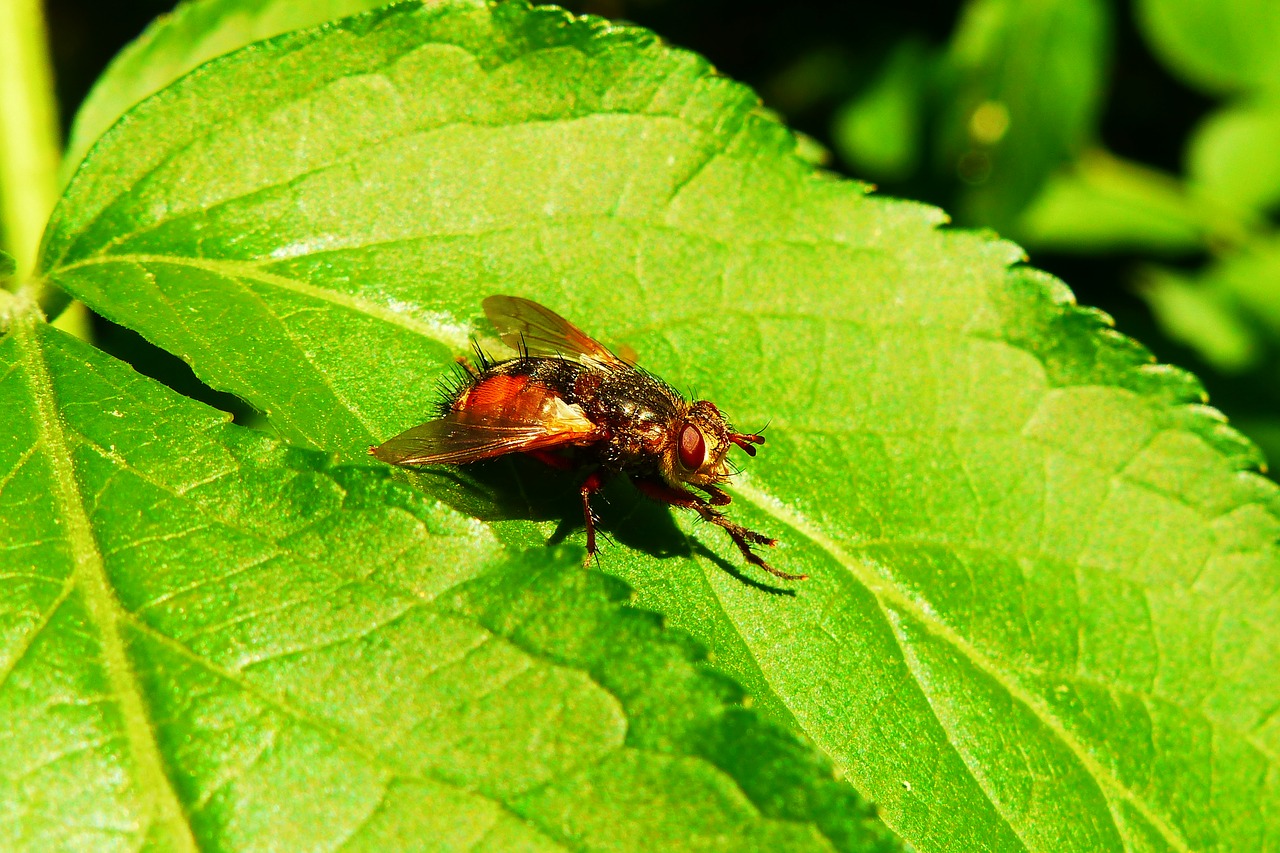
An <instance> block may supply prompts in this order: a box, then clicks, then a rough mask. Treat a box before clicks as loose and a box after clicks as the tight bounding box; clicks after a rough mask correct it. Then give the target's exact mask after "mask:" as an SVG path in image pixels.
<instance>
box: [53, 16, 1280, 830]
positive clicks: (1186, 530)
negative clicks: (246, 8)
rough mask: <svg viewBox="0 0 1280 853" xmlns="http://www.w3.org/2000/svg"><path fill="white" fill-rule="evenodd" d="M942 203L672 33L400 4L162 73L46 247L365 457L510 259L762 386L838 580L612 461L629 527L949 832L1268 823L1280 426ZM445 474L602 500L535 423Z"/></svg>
mask: <svg viewBox="0 0 1280 853" xmlns="http://www.w3.org/2000/svg"><path fill="white" fill-rule="evenodd" d="M942 220H943V216H942V214H941V213H940V212H939V211H936V210H933V209H930V208H926V207H922V206H919V205H914V204H906V203H901V202H894V201H890V200H884V199H875V198H868V197H866V196H865V195H864V193H863V192H862V190H861V188H859V187H858V186H855V185H850V184H849V183H846V182H842V181H838V180H834V179H832V178H830V177H828V176H825V175H823V174H821V173H818V172H816V171H815V170H814V168H813V167H812V166H811V165H810V164H809V163H808V162H806V161H805V160H803V159H802V158H799V157H797V156H795V153H794V141H793V138H792V137H791V136H790V134H789V133H787V132H786V131H785V130H784V129H783V128H781V127H780V126H778V125H777V124H775V123H774V122H773V121H772V120H771V119H769V118H767V117H765V116H763V115H762V114H761V113H760V111H759V110H758V108H757V103H756V101H755V98H754V96H753V95H752V94H751V93H750V92H749V91H748V90H746V89H745V88H743V87H741V86H739V85H737V84H735V83H733V82H731V81H728V80H726V79H724V78H722V77H718V76H715V75H714V74H713V73H712V72H711V70H710V69H709V68H708V66H707V65H706V64H705V63H704V62H703V61H701V60H700V59H698V58H696V57H694V56H691V55H689V54H686V53H682V52H679V51H675V50H672V49H670V48H668V47H666V46H663V45H662V44H660V43H659V42H658V41H657V40H656V39H655V38H654V37H653V36H652V35H651V34H648V33H645V32H643V31H638V30H634V29H625V28H617V27H613V26H610V25H606V24H604V23H602V22H599V21H574V20H571V19H569V18H567V17H566V16H564V15H563V14H562V13H560V12H557V11H554V10H547V9H540V10H529V9H527V8H525V7H523V6H520V5H518V4H503V5H499V6H495V7H492V8H490V7H486V6H483V5H479V4H472V3H442V4H433V5H430V6H429V7H425V8H424V7H422V6H419V5H418V4H407V5H404V6H399V7H394V8H392V9H390V10H386V11H382V12H377V13H374V14H372V15H369V16H365V17H360V18H356V19H351V20H349V21H347V22H345V23H342V24H340V25H336V26H331V27H328V28H325V29H323V30H319V31H308V32H302V33H297V34H292V35H286V36H283V37H281V38H280V39H278V40H275V41H273V42H270V43H268V44H266V45H259V46H255V47H253V48H250V49H247V50H244V51H241V52H238V53H235V54H232V55H230V56H227V57H224V58H223V59H220V60H216V61H214V62H212V63H210V64H207V65H204V66H202V67H201V68H199V69H198V70H196V71H195V72H193V73H192V74H191V75H189V76H187V77H185V78H183V79H182V80H180V81H178V82H177V83H176V84H174V85H173V86H171V87H170V88H168V89H166V90H164V91H162V92H160V93H159V94H157V95H156V96H155V97H153V98H151V99H149V100H147V101H144V102H143V103H142V104H141V105H139V106H138V107H136V108H135V109H134V110H132V111H131V112H130V113H129V114H128V115H127V116H126V119H125V120H124V121H123V122H122V123H120V124H118V125H116V127H115V128H114V129H113V130H111V131H110V132H108V133H107V135H106V136H105V137H104V138H103V140H102V141H101V143H100V144H99V145H98V146H97V147H96V148H95V149H94V150H93V152H92V153H91V154H90V155H89V157H88V159H87V161H86V164H85V165H84V167H83V168H82V170H81V171H80V173H79V174H78V175H77V177H76V179H75V180H74V181H73V182H72V184H71V185H70V187H69V189H68V192H67V195H66V197H65V198H64V199H63V202H62V204H61V206H60V207H59V209H58V211H57V213H56V214H55V218H54V221H53V224H52V227H51V231H50V234H49V236H48V240H47V242H46V252H45V255H44V260H43V271H44V274H45V275H47V276H49V277H50V278H51V279H52V280H53V281H54V282H56V283H57V284H59V285H61V286H63V287H65V288H67V289H68V290H69V291H71V292H72V293H73V294H74V295H75V296H77V297H78V298H81V299H83V300H84V301H86V302H88V303H89V304H90V305H91V306H92V307H93V308H95V309H96V310H99V311H101V312H102V313H104V314H105V315H107V316H108V317H110V318H112V319H114V320H116V321H117V322H120V323H123V324H125V325H128V326H130V327H132V328H136V329H138V330H139V331H141V332H142V333H143V334H145V335H146V336H147V337H148V338H150V339H151V340H152V341H154V342H156V343H158V344H160V345H161V346H164V347H165V348H167V349H170V350H172V351H173V352H175V353H178V354H179V355H181V356H182V357H184V358H185V359H187V360H188V361H189V362H190V363H191V364H192V365H193V367H194V368H195V370H196V371H197V373H198V374H199V375H201V376H202V377H203V378H205V379H206V381H208V382H209V383H210V384H212V385H214V386H216V387H218V388H221V389H226V390H229V391H232V392H234V393H236V394H238V395H240V396H242V397H243V398H245V399H246V400H248V401H249V402H250V403H251V404H253V405H254V406H255V407H257V408H259V409H260V410H261V411H263V412H265V413H267V415H268V416H269V417H270V419H271V422H272V424H273V425H274V426H275V427H276V428H277V429H278V430H279V431H280V433H281V435H282V436H283V437H284V438H286V439H287V440H290V441H293V442H297V443H299V444H307V445H311V446H314V447H317V448H322V449H324V450H326V451H330V452H334V453H336V454H338V455H339V456H340V457H343V458H355V457H356V456H357V455H359V454H362V453H363V451H364V447H365V445H367V444H369V443H371V442H374V441H379V440H382V439H385V438H386V437H388V436H390V435H392V434H394V433H396V432H399V431H400V430H402V429H404V428H406V427H408V426H411V425H413V424H415V423H417V422H419V421H421V420H424V419H425V418H426V417H427V416H428V415H429V413H430V411H431V406H432V399H433V389H434V385H435V383H436V381H437V379H438V378H439V377H440V376H441V375H442V374H443V373H444V372H445V371H446V370H447V369H448V368H449V365H450V364H451V361H452V358H453V357H454V356H455V355H456V354H459V353H461V352H464V351H465V349H466V347H467V343H468V338H469V336H470V335H472V334H474V333H479V334H485V333H486V331H487V330H486V328H485V326H484V324H483V321H482V320H481V314H480V310H479V303H480V301H481V299H482V298H483V297H485V296H487V295H489V294H492V293H497V292H508V293H516V294H520V295H523V296H527V297H530V298H533V299H537V300H539V301H541V302H544V303H545V304H547V305H549V306H551V307H552V308H554V309H556V310H558V311H560V312H562V313H564V314H565V315H566V316H568V317H569V318H570V319H572V320H574V321H575V322H577V323H579V324H580V325H581V326H582V327H583V328H584V329H586V330H587V331H588V332H591V333H592V334H595V335H598V336H600V337H601V338H602V339H603V340H605V341H606V342H609V343H614V344H623V343H625V344H627V345H629V346H631V347H633V348H634V349H635V351H636V352H637V353H638V354H639V356H640V359H641V361H642V363H643V364H644V365H645V366H647V367H649V368H651V369H653V370H655V371H656V372H657V373H659V374H660V375H662V376H664V377H666V378H668V379H669V380H671V381H673V382H675V383H676V384H678V385H679V386H681V387H693V388H697V389H698V392H699V393H700V394H701V395H703V396H705V397H707V398H709V399H712V400H714V401H716V402H717V403H718V404H719V405H720V406H721V408H722V409H723V410H724V411H725V412H727V413H728V414H729V415H730V416H731V417H732V418H734V419H735V420H736V421H737V423H738V424H739V425H741V426H744V427H746V428H756V427H759V426H762V425H764V424H765V423H766V422H767V423H769V428H768V432H767V435H768V438H769V443H768V445H767V446H766V447H765V448H763V452H762V453H761V455H760V456H759V457H757V458H756V459H754V460H743V461H744V463H745V467H746V468H747V474H746V475H744V476H743V477H740V478H739V479H738V480H737V481H736V484H735V489H734V494H735V496H736V500H735V502H734V505H733V507H731V509H732V510H733V512H734V513H735V515H736V517H737V518H739V519H741V520H742V521H744V522H746V523H748V524H750V525H752V526H754V527H757V528H758V529H761V530H765V531H767V532H769V533H771V534H774V535H777V536H778V537H779V538H780V539H781V540H782V542H783V545H782V547H780V548H778V549H777V550H776V552H774V553H773V554H772V557H773V559H774V561H775V562H776V564H777V565H778V566H779V567H780V568H783V569H785V570H788V571H803V572H806V573H808V574H810V575H811V576H812V580H810V581H808V582H806V583H804V584H798V585H795V586H794V588H792V589H787V590H777V589H771V588H770V587H769V583H768V582H769V581H771V580H772V579H770V578H767V577H757V576H754V575H751V574H750V573H747V572H745V571H744V570H742V569H741V568H740V567H739V559H738V557H737V556H736V554H735V552H734V551H733V548H732V546H731V545H730V543H728V542H727V541H726V540H725V539H724V538H723V537H720V536H717V533H718V531H715V530H713V529H708V528H706V527H699V526H697V525H695V524H692V523H691V520H690V519H689V518H688V517H686V516H683V515H677V516H676V517H675V518H674V523H673V521H672V520H671V516H669V514H668V513H667V512H666V511H664V510H661V509H658V508H656V507H653V506H652V505H649V504H647V503H644V502H643V501H641V500H640V499H639V498H638V497H637V496H636V495H635V494H634V493H633V492H632V491H630V490H628V489H627V488H626V487H625V485H623V484H618V487H617V488H615V489H614V490H612V491H610V492H608V493H607V495H606V496H607V497H608V498H609V500H610V502H611V503H610V504H609V505H608V506H607V507H605V508H604V510H605V511H604V515H605V520H604V527H605V529H606V531H608V532H609V533H610V534H611V535H612V537H613V538H614V539H616V540H617V541H616V542H608V543H606V544H605V547H604V549H603V551H602V554H601V567H602V568H603V569H604V570H605V571H607V572H611V573H614V574H617V575H619V576H621V577H623V578H625V579H626V580H627V581H628V582H630V583H631V584H633V585H634V586H635V587H636V588H637V589H638V590H639V593H640V602H641V603H642V604H644V605H645V606H648V607H651V608H654V609H657V610H660V611H661V612H663V613H665V614H666V615H667V616H668V618H669V619H670V620H671V621H672V622H673V623H674V624H676V625H679V626H682V627H684V628H686V629H688V630H689V631H691V632H693V633H694V634H695V635H697V636H699V637H700V638H701V639H702V640H703V641H705V642H706V643H707V644H708V645H709V646H711V647H712V648H713V649H714V651H715V653H716V661H717V664H718V665H720V666H722V667H724V668H726V669H728V670H729V671H731V672H732V673H733V674H734V675H735V676H736V677H737V678H738V679H739V680H740V681H742V682H743V683H744V684H745V685H746V686H747V687H748V688H749V689H750V690H751V691H752V692H753V693H755V694H756V695H757V696H758V699H759V705H760V707H762V708H763V709H764V711H765V712H766V713H768V714H770V715H772V716H773V717H774V718H775V719H777V720H779V721H783V722H788V723H791V724H794V725H796V726H798V727H800V728H801V729H802V730H803V731H805V732H807V733H808V734H809V735H810V736H811V737H812V738H813V739H814V740H815V741H817V742H818V743H819V744H820V745H821V746H822V747H823V748H824V749H825V750H826V751H827V753H828V754H829V755H830V756H831V757H832V758H833V759H834V761H835V762H836V764H837V766H838V767H839V768H840V769H841V770H842V771H843V772H844V773H845V774H847V776H848V777H849V778H850V779H851V781H852V782H853V783H854V785H855V786H856V787H857V788H858V789H859V790H861V791H862V792H863V793H865V794H866V795H868V796H869V797H871V798H872V799H873V800H874V801H875V802H876V803H877V805H878V806H879V808H880V809H881V812H882V814H883V815H884V816H885V817H886V818H887V819H888V820H889V821H890V823H891V824H893V825H894V826H895V827H896V828H897V829H898V830H899V831H901V832H902V833H903V834H904V835H905V836H906V837H907V838H908V840H910V841H911V842H912V843H914V844H915V845H916V846H917V847H918V848H919V849H922V850H970V849H978V848H982V849H998V850H1021V849H1028V850H1045V851H1049V850H1052V851H1061V850H1085V851H1095V850H1121V849H1149V850H1205V849H1219V850H1245V849H1263V848H1265V847H1267V846H1268V845H1275V844H1276V833H1277V826H1278V824H1277V819H1276V817H1275V816H1276V815H1277V814H1280V810H1277V809H1276V808H1275V803H1276V799H1277V791H1276V784H1277V782H1276V780H1277V778H1280V776H1278V775H1277V769H1278V768H1277V762H1276V755H1277V750H1278V749H1280V728H1278V727H1277V717H1276V715H1275V713H1274V711H1275V708H1276V707H1277V699H1278V698H1280V691H1278V690H1277V686H1278V679H1277V672H1280V655H1278V651H1280V648H1278V646H1277V633H1276V627H1277V615H1278V614H1277V602H1280V597H1277V595H1276V593H1277V586H1278V580H1277V579H1278V578H1280V573H1278V571H1277V570H1278V568H1280V567H1278V566H1277V563H1276V555H1275V552H1274V542H1275V540H1276V536H1277V533H1278V532H1280V525H1278V524H1277V510H1278V506H1277V497H1276V491H1275V488H1274V486H1273V485H1271V484H1270V483H1268V482H1267V481H1264V480H1263V479H1261V478H1259V477H1257V476H1256V475H1255V474H1253V473H1250V469H1252V468H1254V467H1255V466H1256V465H1258V464H1259V462H1260V459H1259V456H1258V453H1257V451H1256V449H1255V448H1254V447H1252V446H1251V445H1249V444H1248V443H1247V442H1245V441H1244V440H1243V439H1242V438H1240V437H1239V435H1238V434H1237V433H1235V432H1234V431H1233V430H1231V429H1229V428H1228V427H1226V426H1225V424H1223V423H1222V421H1221V418H1220V417H1219V416H1218V415H1217V413H1216V412H1214V411H1213V410H1211V409H1207V408H1204V407H1202V406H1201V405H1200V403H1201V402H1202V391H1201V388H1200V386H1199V384H1198V383H1197V382H1196V381H1195V380H1194V378H1192V377H1191V376H1189V375H1187V374H1185V373H1182V372H1180V371H1177V370H1175V369H1172V368H1168V367H1162V366H1157V365H1155V364H1153V363H1152V361H1151V359H1150V358H1149V356H1148V354H1147V353H1146V352H1145V351H1144V350H1143V349H1142V348H1141V347H1139V346H1138V345H1136V344H1134V343H1133V342H1131V341H1129V340H1128V339H1126V338H1124V337H1122V336H1120V335H1118V334H1116V333H1115V332H1113V331H1111V330H1110V328H1109V327H1108V325H1107V322H1106V318H1105V317H1102V316H1100V315H1099V314H1097V313H1096V312H1091V311H1088V310H1084V309H1079V308H1077V307H1075V306H1074V304H1073V303H1072V301H1071V298H1070V294H1069V293H1068V292H1067V290H1066V288H1065V287H1063V286H1062V285H1061V284H1060V283H1058V282H1056V281H1054V280H1052V279H1050V278H1048V277H1047V276H1044V275H1042V274H1039V273H1036V272H1034V271H1032V270H1029V269H1025V268H1020V267H1016V266H1015V267H1012V268H1011V266H1010V265H1011V264H1015V263H1016V262H1017V261H1018V260H1019V258H1020V253H1019V251H1018V250H1017V248H1016V247H1014V246H1012V245H1010V244H1007V243H1002V242H998V241H994V240H992V239H990V238H989V237H987V236H984V235H977V234H967V233H958V232H952V231H946V230H939V229H938V225H939V224H940V222H941V221H942ZM415 482H416V483H417V485H418V486H419V487H420V488H421V489H423V490H424V491H425V493H426V494H427V495H429V496H431V497H435V498H439V499H442V500H444V501H446V502H448V503H450V504H452V505H453V506H455V507H458V508H461V509H463V510H464V511H465V512H466V513H470V514H472V515H475V516H476V517H477V518H479V519H481V520H482V521H483V523H484V527H487V529H488V530H489V531H491V532H492V534H494V535H496V536H497V537H498V538H499V539H500V540H502V541H503V542H504V543H506V544H508V545H513V546H522V547H538V546H541V545H542V544H543V543H544V542H545V541H546V540H547V538H548V537H553V538H556V539H558V538H560V537H561V536H563V535H566V534H567V535H568V536H569V538H570V539H575V538H577V537H578V536H580V533H579V531H578V529H577V528H576V524H577V522H576V521H575V520H574V519H575V512H576V510H575V508H574V502H575V501H574V498H575V497H576V496H575V494H574V481H573V479H572V478H570V477H568V476H561V475H558V474H557V475H554V476H549V475H547V474H546V473H544V471H543V470H542V469H540V468H539V467H537V466H536V465H534V464H533V463H531V462H530V463H528V464H526V461H525V460H520V461H516V462H511V461H509V460H500V461H497V462H494V463H491V464H485V465H480V466H473V468H472V469H469V470H468V471H465V472H462V473H455V472H440V473H429V474H424V475H420V476H418V477H417V478H416V480H415ZM484 527H482V528H480V529H481V530H483V529H484ZM557 528H559V529H558V530H557ZM553 533H554V536H553ZM475 535H481V534H480V533H479V532H477V533H476V534H475ZM485 535H488V534H485ZM608 648H609V649H610V651H612V649H613V647H612V646H610V647H608ZM602 653H603V652H602Z"/></svg>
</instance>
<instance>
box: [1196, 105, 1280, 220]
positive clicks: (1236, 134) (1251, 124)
mask: <svg viewBox="0 0 1280 853" xmlns="http://www.w3.org/2000/svg"><path fill="white" fill-rule="evenodd" d="M1278 139H1280V99H1261V100H1256V101H1252V102H1245V103H1235V104H1232V105H1230V106H1227V107H1225V108H1223V109H1221V110H1219V111H1217V112H1216V113H1213V114H1211V115H1210V116H1209V117H1208V118H1206V119H1205V120H1204V121H1203V122H1201V123H1200V125H1199V126H1198V127H1197V128H1196V132H1195V134H1194V135H1193V136H1192V137H1191V140H1190V142H1189V143H1188V147H1187V175H1188V177H1189V179H1190V180H1191V183H1192V185H1193V187H1194V188H1195V189H1196V190H1198V191H1200V192H1203V193H1205V194H1206V195H1208V196H1210V197H1211V198H1214V199H1217V200H1219V201H1221V202H1222V203H1225V204H1231V205H1234V206H1236V207H1238V208H1241V209H1244V210H1257V211H1267V210H1270V209H1272V208H1274V207H1275V206H1276V204H1277V203H1280V152H1278V151H1277V149H1278V148H1280V146H1278V145H1277V144H1276V140H1278Z"/></svg>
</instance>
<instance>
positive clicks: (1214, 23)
mask: <svg viewBox="0 0 1280 853" xmlns="http://www.w3.org/2000/svg"><path fill="white" fill-rule="evenodd" d="M1137 18H1138V26H1139V29H1140V31H1141V32H1142V34H1143V35H1144V36H1145V37H1146V39H1147V42H1148V44H1150V45H1151V47H1152V49H1153V50H1154V51H1155V52H1156V54H1157V55H1159V56H1160V57H1161V58H1162V59H1163V60H1164V62H1165V64H1166V65H1168V66H1169V68H1171V69H1172V70H1173V71H1175V72H1176V73H1178V74H1179V75H1181V76H1182V77H1183V79H1185V80H1187V81H1188V82H1190V83H1192V84H1194V85H1196V86H1199V87H1200V88H1202V89H1205V90H1207V91H1210V92H1230V91H1239V90H1250V89H1269V90H1272V91H1275V90H1277V88H1280V52H1277V51H1276V45H1277V44H1280V5H1277V4H1276V3H1273V2H1272V0H1214V2H1212V3H1206V2H1203V0H1140V2H1139V3H1138V4H1137Z"/></svg>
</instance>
